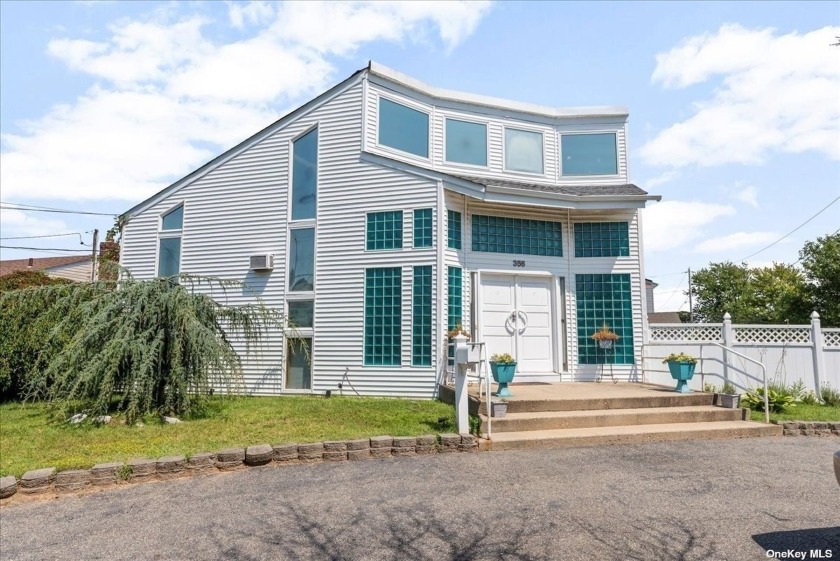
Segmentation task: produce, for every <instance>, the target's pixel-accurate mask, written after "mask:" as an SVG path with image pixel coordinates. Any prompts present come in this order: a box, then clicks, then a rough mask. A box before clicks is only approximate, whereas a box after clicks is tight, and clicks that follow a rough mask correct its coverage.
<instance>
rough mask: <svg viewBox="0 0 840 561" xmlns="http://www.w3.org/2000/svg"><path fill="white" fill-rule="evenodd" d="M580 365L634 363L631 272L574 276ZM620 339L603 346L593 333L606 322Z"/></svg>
mask: <svg viewBox="0 0 840 561" xmlns="http://www.w3.org/2000/svg"><path fill="white" fill-rule="evenodd" d="M575 296H576V301H577V342H578V362H579V363H580V364H633V307H632V300H631V294H630V275H575ZM605 323H606V324H607V327H609V329H610V330H611V331H613V332H615V333H616V334H618V337H619V339H618V340H617V341H615V342H614V343H613V348H612V349H610V350H604V349H601V348H600V347H599V346H598V341H596V340H595V339H593V338H592V334H593V333H595V332H596V331H598V330H599V329H601V327H603V325H604V324H605Z"/></svg>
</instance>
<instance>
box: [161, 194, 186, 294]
mask: <svg viewBox="0 0 840 561" xmlns="http://www.w3.org/2000/svg"><path fill="white" fill-rule="evenodd" d="M183 228H184V205H181V206H179V207H178V208H175V209H173V210H170V211H169V212H167V213H166V214H164V215H163V216H162V217H161V220H160V232H159V234H158V237H159V242H158V273H157V276H159V277H174V276H175V275H177V274H178V273H180V272H181V233H182V231H183Z"/></svg>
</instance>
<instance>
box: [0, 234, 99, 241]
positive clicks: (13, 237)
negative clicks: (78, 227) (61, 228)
mask: <svg viewBox="0 0 840 561" xmlns="http://www.w3.org/2000/svg"><path fill="white" fill-rule="evenodd" d="M85 233H86V234H87V232H85ZM81 235H82V233H81V232H68V233H66V234H44V235H43V236H10V237H8V238H0V240H34V239H37V238H62V237H64V236H79V237H81Z"/></svg>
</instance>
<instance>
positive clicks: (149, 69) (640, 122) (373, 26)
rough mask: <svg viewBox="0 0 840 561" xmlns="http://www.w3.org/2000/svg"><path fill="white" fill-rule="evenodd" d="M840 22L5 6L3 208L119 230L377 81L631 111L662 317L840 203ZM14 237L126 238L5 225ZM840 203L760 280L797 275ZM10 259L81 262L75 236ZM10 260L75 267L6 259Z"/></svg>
mask: <svg viewBox="0 0 840 561" xmlns="http://www.w3.org/2000/svg"><path fill="white" fill-rule="evenodd" d="M836 35H840V10H838V8H837V4H836V3H834V2H817V3H806V2H796V3H793V2H791V3H784V2H767V3H736V2H726V3H710V2H703V3H663V2H653V3H632V2H619V3H608V2H591V3H573V2H563V3H548V2H540V3H523V2H515V3H514V2H511V3H496V4H491V3H479V2H473V3H469V4H454V3H445V2H433V3H385V2H379V3H373V4H368V3H343V4H317V3H295V4H276V3H263V2H250V3H239V2H225V3H223V2H198V3H156V2H150V3H144V2H58V3H48V2H8V1H4V2H2V3H0V41H1V42H2V43H1V44H0V70H1V71H2V80H0V88H2V91H0V145H1V146H2V156H0V192H2V201H3V202H4V203H18V204H28V205H40V206H45V207H53V208H62V209H74V210H84V211H89V212H103V213H120V212H123V211H125V210H126V209H128V208H130V207H131V206H133V205H134V204H135V203H136V202H138V201H140V200H142V199H143V198H145V197H146V196H148V195H150V194H152V193H153V192H155V191H156V190H158V189H160V188H162V187H164V186H165V185H167V184H168V183H170V182H171V181H173V180H175V179H177V178H178V177H180V176H182V175H185V174H187V173H189V172H190V171H191V170H193V169H195V168H196V167H198V166H200V165H201V164H202V163H204V162H205V161H207V160H209V159H211V158H212V157H214V156H215V155H217V154H219V153H221V152H222V151H224V150H225V149H226V148H229V147H230V146H233V145H234V144H236V143H237V142H238V141H240V140H242V139H243V138H245V137H247V136H250V135H251V134H252V133H254V132H256V131H257V130H259V129H261V128H262V127H264V126H265V125H267V124H268V123H270V122H272V121H274V120H275V119H276V118H278V117H279V116H281V115H282V114H284V113H285V112H286V111H288V110H289V109H291V108H293V107H295V106H297V105H299V104H301V103H302V102H305V101H306V100H308V99H310V98H311V97H313V96H314V95H317V94H318V93H319V92H320V91H322V90H324V89H326V88H327V87H329V86H330V85H331V84H333V83H336V82H338V81H340V80H342V79H343V78H345V77H346V76H348V75H350V74H351V73H352V72H353V71H355V70H357V69H358V68H361V67H363V66H364V65H365V64H366V63H367V61H368V60H369V59H373V60H376V61H378V62H381V63H383V64H385V65H387V66H390V67H392V68H394V69H397V70H399V71H401V72H403V73H405V74H408V75H410V76H413V77H415V78H417V79H420V80H422V81H425V82H427V83H429V84H432V85H435V86H439V87H444V88H449V89H454V90H461V91H467V92H472V93H479V94H485V95H491V96H496V97H503V98H509V99H514V100H520V101H527V102H534V103H539V104H544V105H551V106H558V107H567V106H576V105H626V106H628V107H629V108H630V173H631V180H632V181H633V182H634V183H636V184H638V185H639V186H640V187H642V188H644V189H646V190H648V191H650V192H652V193H656V194H660V195H662V196H663V202H662V203H659V204H656V205H652V206H651V207H650V208H649V209H648V210H646V211H645V213H644V223H645V246H646V252H645V260H646V269H647V273H648V276H649V277H650V278H652V279H653V280H655V281H656V282H658V283H660V287H659V288H658V289H657V294H656V304H657V309H658V310H669V309H676V308H679V307H685V302H684V300H685V297H684V295H683V294H682V293H681V290H682V289H684V288H685V275H684V274H683V273H681V271H684V270H685V269H687V268H688V267H692V268H693V269H698V268H701V267H703V266H705V265H707V264H708V263H709V262H711V261H721V260H736V261H737V260H740V259H742V258H744V257H747V256H750V255H751V254H753V253H755V252H757V251H759V250H761V249H762V248H764V247H766V246H768V245H771V244H773V242H775V241H776V240H778V239H779V238H781V237H782V236H784V235H785V234H787V233H788V232H790V231H791V230H793V229H794V228H796V227H797V226H799V225H801V224H802V223H803V222H805V221H806V220H807V219H808V218H810V217H811V216H813V215H814V214H815V213H817V211H819V210H820V209H822V208H823V207H825V206H826V205H828V204H829V203H831V202H832V201H833V200H835V199H836V198H838V197H839V196H840V47H831V46H829V44H830V43H832V42H835V39H834V37H835V36H836ZM0 212H2V215H0V237H2V238H10V237H22V236H38V235H46V234H62V233H72V232H82V233H83V240H85V241H87V242H88V243H89V239H90V234H89V233H87V232H89V231H91V230H92V229H93V228H99V229H100V231H103V232H104V230H106V229H107V228H108V227H110V225H111V223H112V220H111V219H110V218H109V217H107V216H95V215H73V214H59V213H42V212H25V211H19V210H10V209H9V208H8V206H6V207H5V208H3V209H2V210H0ZM838 228H840V202H837V203H834V204H833V205H832V206H830V207H828V208H827V209H826V210H825V211H824V212H823V213H822V214H820V215H819V216H817V217H816V218H814V219H813V220H811V221H810V222H809V223H808V224H806V225H805V226H803V227H802V228H801V229H799V230H798V231H797V232H795V233H794V234H792V235H790V236H789V237H788V238H786V239H785V240H784V241H782V242H779V243H776V244H774V245H772V246H771V247H770V248H769V249H766V250H764V251H761V252H760V253H758V254H757V255H755V256H754V257H751V258H750V259H749V260H748V262H750V263H751V264H756V265H761V264H768V263H770V262H773V261H779V262H788V263H792V262H795V261H796V260H797V258H798V251H799V249H800V248H801V246H802V244H803V243H804V242H805V241H806V240H809V239H814V238H816V237H817V236H821V235H826V234H830V233H832V232H834V231H835V230H837V229H838ZM0 245H4V246H25V247H40V248H64V249H68V250H69V249H73V250H80V249H85V247H84V246H81V245H79V238H78V236H67V237H50V238H30V239H14V240H10V239H3V240H2V244H0ZM0 251H2V258H3V259H12V258H22V257H29V256H47V255H54V254H59V253H62V252H60V251H49V252H34V251H31V250H13V249H6V248H4V249H0Z"/></svg>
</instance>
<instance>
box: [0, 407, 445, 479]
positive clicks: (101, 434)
mask: <svg viewBox="0 0 840 561" xmlns="http://www.w3.org/2000/svg"><path fill="white" fill-rule="evenodd" d="M441 417H445V418H446V419H447V422H446V423H445V424H444V425H443V426H439V425H438V419H439V418H441ZM143 422H144V423H145V425H144V426H126V425H124V424H119V419H116V418H115V421H112V423H111V424H109V425H105V426H94V425H91V424H88V423H84V424H81V425H69V424H67V423H56V422H51V421H49V417H48V415H47V408H46V405H45V404H42V403H34V404H32V403H27V404H21V403H6V404H2V405H0V475H15V476H18V477H20V476H21V475H22V474H23V473H25V472H26V471H28V470H30V469H36V468H41V467H56V468H58V469H59V470H63V469H86V468H90V467H92V466H93V465H94V464H97V463H101V462H111V461H123V462H124V461H127V460H131V459H133V458H144V457H148V458H158V457H161V456H166V455H170V454H184V455H187V456H189V455H191V454H196V453H199V452H215V451H218V450H221V449H222V448H226V447H231V446H249V445H253V444H264V443H267V444H279V443H282V442H318V441H321V440H346V439H352V438H365V437H370V436H380V435H386V434H387V435H392V436H414V435H420V434H430V433H436V432H447V431H451V430H452V427H454V426H455V412H454V409H453V407H452V406H451V405H446V404H443V403H440V402H437V401H413V400H405V399H387V398H350V397H333V398H330V399H325V398H323V397H308V396H289V397H240V398H229V399H224V400H222V399H216V400H213V401H211V402H210V403H209V404H208V407H207V408H206V409H205V411H204V412H203V413H202V414H201V415H196V416H195V417H193V418H191V419H185V420H184V422H183V423H181V424H177V425H167V424H163V423H161V422H160V421H159V420H157V419H152V418H146V419H144V421H143Z"/></svg>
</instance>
